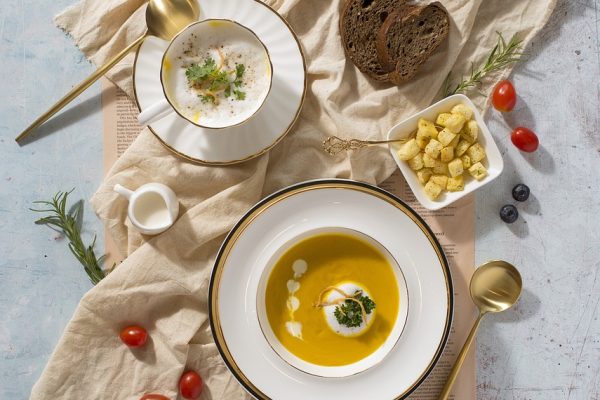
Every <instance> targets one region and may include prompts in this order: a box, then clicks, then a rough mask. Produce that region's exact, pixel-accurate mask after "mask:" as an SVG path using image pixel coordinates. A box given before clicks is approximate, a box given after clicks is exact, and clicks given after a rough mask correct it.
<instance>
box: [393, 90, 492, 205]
mask: <svg viewBox="0 0 600 400" xmlns="http://www.w3.org/2000/svg"><path fill="white" fill-rule="evenodd" d="M457 104H465V105H466V106H468V107H469V108H470V109H471V110H473V119H474V120H475V121H477V125H479V136H478V139H477V140H478V142H479V143H480V144H481V145H482V146H483V148H484V149H485V152H486V154H487V157H486V158H485V159H484V160H483V161H482V164H483V165H484V166H485V167H486V168H487V170H488V176H487V177H486V178H485V179H483V180H482V181H477V180H476V179H474V178H472V177H470V176H467V175H468V173H466V174H465V189H464V190H463V191H461V192H446V191H445V192H443V193H442V194H440V197H438V198H437V199H436V200H431V199H430V198H429V197H427V195H426V194H425V190H424V187H423V185H421V183H420V182H419V180H418V179H417V174H416V171H413V170H412V169H410V167H409V166H408V163H407V162H406V161H402V160H400V159H399V158H398V155H397V154H396V149H397V148H398V147H397V146H398V145H396V144H394V143H390V145H389V149H390V152H391V153H392V157H394V160H396V164H398V167H399V168H400V171H402V175H404V178H405V179H406V182H408V185H409V186H410V188H411V190H412V191H413V193H414V194H415V197H416V198H417V200H419V203H421V204H422V205H423V207H425V208H427V209H429V210H439V209H441V208H444V207H446V206H448V205H450V204H452V203H454V202H455V201H457V200H459V199H461V198H463V197H465V196H466V195H468V194H469V193H471V192H473V191H475V190H477V189H479V188H480V187H482V186H484V185H486V184H488V183H489V182H491V181H493V180H494V179H496V178H497V177H498V176H499V175H500V174H501V173H502V170H503V169H504V161H503V160H502V155H501V154H500V150H498V146H496V142H495V141H494V138H493V137H492V134H491V133H490V130H489V129H488V127H487V125H486V124H485V122H484V121H483V117H482V116H481V113H480V112H479V110H477V108H476V107H475V105H474V104H473V102H472V101H471V100H470V99H469V98H468V97H467V96H465V95H462V94H455V95H452V96H450V97H446V98H445V99H442V100H440V101H438V102H437V103H435V104H433V105H431V106H429V107H427V108H426V109H424V110H423V111H420V112H418V113H417V114H415V115H413V116H412V117H410V118H408V119H405V120H404V121H402V122H400V123H399V124H398V125H396V126H394V127H393V128H392V129H390V131H389V132H388V135H387V138H388V140H392V139H401V138H403V137H407V136H408V135H410V134H411V133H412V132H414V131H416V130H417V123H418V121H419V119H420V118H425V119H427V120H430V121H435V119H436V118H437V116H438V114H440V113H443V112H450V110H451V109H452V107H454V106H455V105H457Z"/></svg>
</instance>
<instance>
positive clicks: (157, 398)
mask: <svg viewBox="0 0 600 400" xmlns="http://www.w3.org/2000/svg"><path fill="white" fill-rule="evenodd" d="M140 400H169V398H168V397H167V396H163V395H162V394H145V395H143V396H142V397H140Z"/></svg>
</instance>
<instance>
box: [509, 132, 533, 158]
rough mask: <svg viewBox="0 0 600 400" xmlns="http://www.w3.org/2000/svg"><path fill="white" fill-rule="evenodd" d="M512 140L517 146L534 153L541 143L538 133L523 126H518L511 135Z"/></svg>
mask: <svg viewBox="0 0 600 400" xmlns="http://www.w3.org/2000/svg"><path fill="white" fill-rule="evenodd" d="M510 140H512V142H513V144H514V145H515V146H517V148H518V149H519V150H521V151H525V152H527V153H533V152H534V151H536V150H537V148H538V146H539V145H540V141H539V139H538V137H537V135H536V134H535V133H534V132H533V131H532V130H531V129H527V128H523V127H519V128H516V129H515V130H514V131H512V134H511V135H510Z"/></svg>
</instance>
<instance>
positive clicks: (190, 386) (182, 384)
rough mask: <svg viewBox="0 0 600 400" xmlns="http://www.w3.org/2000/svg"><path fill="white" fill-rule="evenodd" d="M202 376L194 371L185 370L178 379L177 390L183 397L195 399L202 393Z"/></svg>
mask: <svg viewBox="0 0 600 400" xmlns="http://www.w3.org/2000/svg"><path fill="white" fill-rule="evenodd" d="M202 388H203V383H202V378H200V375H198V374H197V373H196V372H194V371H187V372H186V373H184V374H183V375H181V379H179V392H180V393H181V396H182V397H183V398H184V399H196V398H198V396H200V393H202Z"/></svg>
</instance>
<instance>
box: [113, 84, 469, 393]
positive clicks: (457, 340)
mask: <svg viewBox="0 0 600 400" xmlns="http://www.w3.org/2000/svg"><path fill="white" fill-rule="evenodd" d="M102 112H103V121H104V130H103V137H104V173H105V174H106V173H108V171H109V170H110V168H111V167H112V166H113V164H114V163H115V161H116V160H117V159H118V158H119V156H120V155H121V154H123V153H124V152H125V150H127V148H128V147H129V145H130V144H131V143H132V142H133V141H134V140H135V138H136V137H137V135H138V134H139V132H140V131H141V130H142V128H141V127H140V126H139V125H138V123H137V114H138V110H137V107H136V105H135V103H134V102H133V100H132V99H130V98H129V97H127V95H126V94H125V93H124V92H123V91H122V90H120V89H119V88H118V87H116V86H115V85H114V84H113V83H111V82H110V81H109V80H108V79H105V78H103V79H102ZM380 186H381V187H382V188H383V189H385V190H387V191H389V192H392V193H394V194H395V195H396V196H398V197H400V198H401V199H403V200H404V201H405V202H406V203H407V204H408V205H409V206H411V207H412V208H413V209H414V210H415V211H417V212H418V213H419V215H421V216H422V217H423V218H424V219H425V221H426V222H427V223H428V224H429V226H430V227H431V229H432V230H433V232H434V233H435V235H436V236H437V238H438V240H439V241H440V243H441V244H442V246H443V248H444V251H445V253H446V256H447V258H448V261H449V263H450V268H451V272H452V277H453V281H454V321H453V326H452V330H451V333H450V337H449V340H448V344H447V346H446V348H445V349H444V352H443V355H442V357H441V358H440V360H439V362H438V364H437V365H436V367H435V369H434V370H433V372H432V373H431V374H430V376H429V377H428V378H427V380H426V381H425V382H424V383H423V384H422V385H421V386H420V387H419V389H417V390H416V391H415V393H413V394H412V395H411V396H410V399H411V400H435V399H437V397H438V395H439V393H440V391H441V389H442V387H443V386H444V383H445V382H446V378H447V376H448V374H449V372H450V369H451V368H452V365H453V364H454V360H455V359H456V357H457V355H458V353H459V352H460V349H461V347H462V345H463V343H464V341H465V339H466V337H467V335H468V333H469V330H470V328H471V324H472V322H473V320H474V306H473V305H472V303H471V300H470V297H469V287H468V282H469V279H470V277H471V274H472V272H473V268H474V262H475V211H474V210H475V207H474V198H473V196H472V195H471V196H468V197H467V198H465V199H463V200H461V201H459V202H458V203H455V205H453V206H450V207H446V208H444V209H442V210H439V211H436V212H431V211H429V210H427V209H425V208H423V207H421V206H420V204H419V203H418V201H417V200H416V199H415V197H414V195H413V194H412V192H411V189H410V187H408V185H407V184H406V182H405V180H404V178H403V177H402V174H401V173H400V171H397V172H396V173H395V174H394V175H392V176H391V177H390V179H388V180H387V181H386V182H384V183H383V184H381V185H380ZM105 243H106V245H105V246H106V250H105V251H106V253H107V257H108V260H107V261H108V262H107V265H112V262H117V263H118V262H120V261H122V259H123V258H124V255H121V254H119V250H118V248H117V246H116V245H115V244H114V242H113V241H112V238H111V237H110V235H109V234H108V233H106V234H105ZM474 348H475V346H473V349H474ZM476 383H477V382H476V359H475V352H474V351H472V352H471V354H469V356H468V358H467V360H466V361H465V364H464V365H463V369H462V371H461V373H460V375H459V377H458V379H457V381H456V384H455V386H454V390H453V396H451V399H455V400H475V399H476V395H477V394H476Z"/></svg>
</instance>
